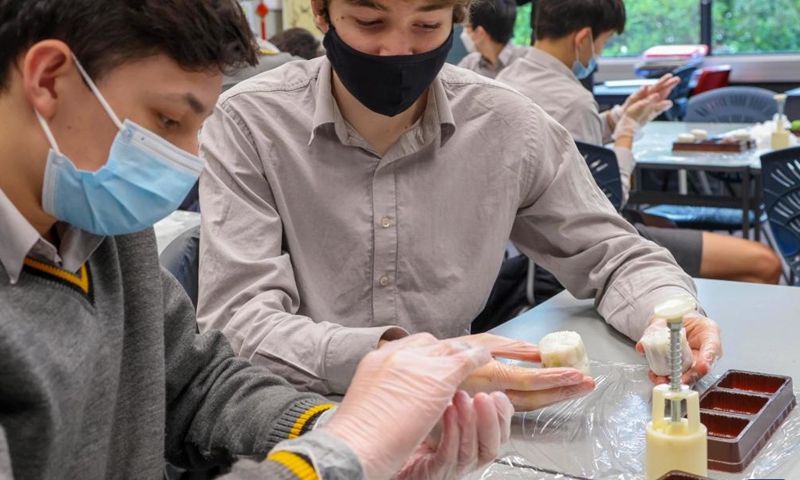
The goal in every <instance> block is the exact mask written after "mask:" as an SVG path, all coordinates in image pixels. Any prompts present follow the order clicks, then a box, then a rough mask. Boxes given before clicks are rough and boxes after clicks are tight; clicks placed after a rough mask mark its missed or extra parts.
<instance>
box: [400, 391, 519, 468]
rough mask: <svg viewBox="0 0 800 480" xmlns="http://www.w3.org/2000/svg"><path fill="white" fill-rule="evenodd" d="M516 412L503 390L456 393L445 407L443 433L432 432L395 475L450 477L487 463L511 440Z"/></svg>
mask: <svg viewBox="0 0 800 480" xmlns="http://www.w3.org/2000/svg"><path fill="white" fill-rule="evenodd" d="M513 415H514V407H513V406H512V405H511V402H509V401H508V397H506V396H505V394H503V393H500V392H494V393H492V394H486V393H479V394H477V395H475V398H474V399H471V398H470V397H469V395H467V394H466V393H465V392H458V393H456V395H455V397H453V404H452V405H451V406H449V407H447V410H445V413H444V418H443V420H442V429H441V434H440V435H436V436H435V435H434V434H431V435H430V436H429V437H428V439H427V440H425V442H423V443H422V445H420V447H419V448H418V449H417V451H416V452H415V453H414V454H413V455H412V457H411V459H409V461H408V462H407V463H406V464H405V466H404V467H403V468H402V469H401V470H400V473H398V474H397V477H396V478H397V479H398V480H449V479H454V478H461V477H463V476H464V475H466V474H468V473H470V472H471V471H473V470H475V469H478V468H480V467H483V466H485V465H488V464H489V463H490V462H491V461H492V460H494V459H495V457H497V453H498V451H499V447H500V445H501V444H503V443H505V442H507V441H508V438H509V437H510V435H511V417H512V416H513Z"/></svg>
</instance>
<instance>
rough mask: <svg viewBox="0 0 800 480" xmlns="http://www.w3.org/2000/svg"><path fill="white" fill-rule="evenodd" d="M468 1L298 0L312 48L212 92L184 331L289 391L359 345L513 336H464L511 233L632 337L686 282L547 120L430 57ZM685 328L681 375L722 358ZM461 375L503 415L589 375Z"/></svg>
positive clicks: (441, 52) (502, 371)
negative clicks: (688, 349)
mask: <svg viewBox="0 0 800 480" xmlns="http://www.w3.org/2000/svg"><path fill="white" fill-rule="evenodd" d="M471 3H472V2H471V1H470V0H449V1H435V2H432V1H431V0H408V1H403V2H397V1H394V0H374V1H371V2H354V1H350V0H312V1H311V5H312V8H313V11H314V14H315V21H316V22H317V24H318V25H319V27H320V29H321V30H322V31H323V32H325V40H324V45H325V49H326V53H327V56H326V58H319V59H315V60H311V61H308V62H295V63H291V64H289V65H287V66H286V67H284V68H282V69H280V70H277V71H273V72H270V73H268V74H265V75H262V76H260V77H258V78H254V79H251V80H249V81H247V82H243V83H242V84H241V85H240V86H238V87H236V88H234V89H233V90H231V91H230V92H228V93H226V94H224V95H223V96H222V97H221V99H220V102H219V104H218V106H217V109H216V112H215V114H214V115H213V116H212V117H211V118H210V119H209V121H208V123H207V124H206V125H205V127H204V128H203V133H202V138H201V152H202V155H203V156H204V158H205V159H206V160H207V161H208V168H207V169H206V171H205V172H204V174H203V176H202V177H201V181H200V195H201V198H202V204H203V217H202V237H203V241H202V244H201V262H200V301H199V304H198V323H199V325H200V327H201V330H203V331H207V330H211V329H221V330H223V331H224V332H225V333H226V335H227V336H228V338H229V339H230V340H231V343H232V344H233V345H234V349H235V350H236V352H237V353H238V354H239V355H241V356H243V357H245V358H247V359H251V360H252V361H253V362H256V363H258V364H263V365H267V366H269V367H270V368H271V369H274V371H276V372H280V373H281V374H282V375H286V376H287V377H289V378H291V379H292V382H294V383H295V384H296V385H298V386H299V387H300V388H303V389H308V390H312V391H318V392H325V393H341V392H344V391H346V390H347V388H348V386H349V385H350V382H351V379H352V375H353V372H354V370H355V366H356V365H357V364H358V361H359V360H360V359H361V358H362V357H363V356H364V355H366V354H368V353H369V352H371V351H374V350H376V349H378V351H380V349H382V348H385V347H386V346H389V345H391V344H392V342H393V341H396V340H397V339H399V338H402V337H403V336H405V335H407V334H408V333H409V332H421V331H427V332H430V333H432V334H434V335H435V336H436V337H438V338H453V337H458V338H459V340H460V341H464V342H467V343H473V344H483V343H487V344H490V345H494V346H498V347H500V346H503V345H507V344H514V342H512V341H511V340H508V339H504V338H501V337H495V336H491V335H465V334H468V333H469V326H470V323H471V321H472V319H473V318H474V317H475V316H476V315H477V314H478V313H479V312H480V310H481V309H482V307H483V304H484V302H485V301H486V298H487V297H488V296H489V292H490V290H491V288H492V285H493V284H494V281H495V279H496V278H497V272H498V270H499V268H500V265H501V262H502V260H503V256H504V252H505V246H506V243H507V241H508V240H509V238H511V239H512V240H513V241H514V243H515V244H516V245H517V246H518V247H519V248H520V249H521V250H522V251H523V252H524V253H525V254H527V255H529V256H530V257H532V258H534V259H535V260H536V261H537V262H538V263H541V264H542V265H544V266H545V267H546V268H548V269H549V270H551V271H552V272H553V273H554V274H555V275H556V276H557V277H558V278H559V280H561V282H562V283H563V284H564V285H565V286H566V287H567V288H568V289H570V290H571V291H572V293H573V294H575V295H577V296H578V297H582V298H595V300H596V305H597V307H598V310H599V311H600V313H601V314H602V315H603V316H604V317H605V318H606V320H607V321H608V322H609V323H610V324H611V325H613V326H614V327H616V328H617V329H618V330H620V331H621V332H623V333H625V334H626V335H628V336H629V337H630V338H632V339H635V340H638V339H639V338H640V336H641V335H642V333H643V332H644V331H645V330H646V329H647V328H661V327H658V326H655V327H654V325H656V324H655V323H653V322H654V319H653V308H654V306H655V305H656V304H657V303H658V302H660V301H662V300H664V299H665V298H668V297H671V296H673V295H676V294H680V295H686V294H689V295H693V296H694V295H695V287H694V284H693V282H692V280H691V278H690V277H689V276H687V275H686V274H685V273H684V272H682V271H681V270H680V268H678V266H677V265H675V263H674V261H673V259H672V257H671V256H670V255H669V253H668V252H667V251H665V250H664V249H662V248H660V247H658V246H656V245H654V244H652V243H650V242H647V241H645V240H643V239H642V238H641V237H640V236H638V235H637V234H636V231H635V230H634V229H633V227H631V226H630V225H629V224H628V223H627V222H625V220H623V219H622V218H621V217H620V216H619V215H618V214H617V213H616V212H614V211H613V209H611V208H610V206H609V204H608V200H607V199H606V197H605V196H604V195H603V194H602V192H601V191H600V190H599V188H598V187H597V185H595V183H594V180H593V179H592V178H591V176H590V175H589V172H588V170H587V168H586V165H585V162H584V160H583V158H582V157H581V156H580V154H579V153H578V151H577V149H576V148H575V144H574V142H573V141H572V138H571V137H570V136H569V134H568V133H567V132H566V130H564V128H563V127H561V126H560V125H558V124H557V123H556V122H554V121H553V120H552V119H551V118H550V117H549V116H548V115H546V114H545V113H544V112H543V111H542V110H541V109H540V108H539V107H537V106H536V105H535V103H534V102H532V101H530V100H529V99H527V98H525V97H524V96H523V95H520V94H519V93H517V92H515V91H514V90H513V89H511V88H509V87H506V86H503V85H501V84H499V83H497V82H490V81H487V80H486V79H485V78H482V77H480V76H478V75H476V74H475V73H473V72H469V71H466V70H464V69H461V68H457V67H454V66H451V65H445V60H446V58H447V54H448V51H449V50H450V47H451V46H452V42H453V35H454V33H453V25H454V23H461V22H464V21H465V20H466V14H467V11H468V9H469V7H470V4H471ZM691 323H692V328H690V329H689V332H691V333H690V335H692V337H693V338H692V339H691V340H690V342H691V343H692V344H693V345H694V347H695V349H696V355H697V362H696V364H695V366H694V368H693V369H692V370H691V371H690V372H687V374H686V377H685V378H686V380H687V381H692V380H693V379H696V378H698V377H701V376H703V375H705V374H706V373H708V371H709V368H710V367H711V366H712V365H713V363H714V359H715V358H716V357H717V355H719V354H720V353H721V344H720V336H719V335H720V334H719V327H718V326H717V325H716V324H715V323H714V322H713V321H712V320H710V319H708V318H706V317H705V316H704V315H703V314H702V312H700V311H698V312H697V313H696V314H695V315H694V316H692V319H691ZM517 343H518V342H517ZM528 348H535V347H533V346H528ZM498 356H502V353H498ZM465 385H466V386H468V387H469V389H470V391H484V392H491V391H495V390H503V391H506V393H507V394H508V395H509V397H510V399H511V400H512V402H513V403H514V405H515V406H516V407H517V409H518V410H531V409H535V408H539V407H542V406H544V405H548V404H551V403H554V402H557V401H561V400H565V399H567V398H574V397H576V396H581V395H584V394H586V393H588V392H590V391H592V389H593V388H594V382H593V380H592V379H591V378H587V377H584V376H583V375H581V374H580V372H578V371H576V370H572V369H524V368H515V367H513V366H509V365H506V364H504V363H502V362H499V361H498V362H494V363H492V364H490V365H489V366H487V367H486V368H484V369H481V371H480V372H476V373H475V374H474V375H472V376H471V377H470V378H469V379H468V381H467V382H466V384H465Z"/></svg>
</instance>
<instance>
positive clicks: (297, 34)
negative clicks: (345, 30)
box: [269, 28, 320, 60]
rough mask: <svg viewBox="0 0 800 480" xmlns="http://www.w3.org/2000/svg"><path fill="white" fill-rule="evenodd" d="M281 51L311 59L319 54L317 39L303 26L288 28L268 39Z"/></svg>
mask: <svg viewBox="0 0 800 480" xmlns="http://www.w3.org/2000/svg"><path fill="white" fill-rule="evenodd" d="M269 41H270V43H272V44H273V45H275V46H276V47H278V49H280V51H281V52H287V53H290V54H292V55H294V56H296V57H300V58H304V59H306V60H311V59H312V58H317V57H319V55H320V50H319V40H317V39H316V37H314V35H313V34H312V33H311V32H309V31H308V30H306V29H305V28H289V29H287V30H284V31H282V32H280V33H279V34H277V35H275V36H273V37H272V38H270V39H269Z"/></svg>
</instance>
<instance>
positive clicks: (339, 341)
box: [325, 326, 408, 395]
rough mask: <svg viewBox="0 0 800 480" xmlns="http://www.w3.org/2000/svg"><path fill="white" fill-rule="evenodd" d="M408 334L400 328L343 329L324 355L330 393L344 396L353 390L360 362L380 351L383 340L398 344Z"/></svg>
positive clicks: (334, 337)
mask: <svg viewBox="0 0 800 480" xmlns="http://www.w3.org/2000/svg"><path fill="white" fill-rule="evenodd" d="M407 335H408V332H406V331H405V330H403V329H402V328H400V327H393V326H389V327H376V328H342V329H339V330H338V331H336V332H335V333H334V334H333V335H332V336H331V339H330V342H328V348H327V350H326V353H325V378H326V380H327V382H328V387H329V389H330V391H331V392H333V393H337V394H340V395H343V394H344V393H345V392H347V389H348V387H350V382H351V381H352V380H353V376H354V375H355V374H356V368H358V364H359V362H361V359H362V358H364V357H365V356H366V355H367V354H368V353H369V352H371V351H373V350H375V349H376V348H378V342H379V341H380V340H381V338H384V339H386V340H397V339H399V338H402V337H405V336H407Z"/></svg>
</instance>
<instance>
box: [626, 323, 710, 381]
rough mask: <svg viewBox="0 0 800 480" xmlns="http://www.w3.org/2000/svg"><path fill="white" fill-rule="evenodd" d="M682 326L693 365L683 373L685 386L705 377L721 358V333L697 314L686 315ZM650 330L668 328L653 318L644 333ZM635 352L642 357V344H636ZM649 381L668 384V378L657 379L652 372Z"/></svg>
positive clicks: (665, 324)
mask: <svg viewBox="0 0 800 480" xmlns="http://www.w3.org/2000/svg"><path fill="white" fill-rule="evenodd" d="M683 326H684V328H686V339H687V340H688V342H689V347H691V349H692V356H693V357H694V364H693V365H692V368H690V369H689V370H687V371H685V372H683V376H682V382H683V383H684V384H685V385H693V384H694V383H696V382H697V381H698V380H700V379H701V378H703V377H704V376H706V375H707V374H708V373H709V372H710V371H711V370H712V369H713V368H714V365H715V364H716V363H717V360H719V359H720V358H722V333H721V330H720V328H719V325H717V323H716V322H714V321H713V320H711V319H709V318H706V317H704V316H702V315H700V314H699V313H690V314H688V315H686V316H685V317H684V318H683ZM651 329H669V327H668V326H667V321H666V320H664V319H663V318H654V319H653V320H651V322H650V325H649V326H648V327H647V329H646V330H645V332H647V331H649V330H651ZM636 351H637V352H639V353H640V354H642V355H644V346H643V345H642V342H638V343H637V344H636ZM650 380H652V381H653V383H655V384H665V383H669V378H667V377H659V376H657V375H656V374H655V373H653V372H652V371H651V372H650Z"/></svg>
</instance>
